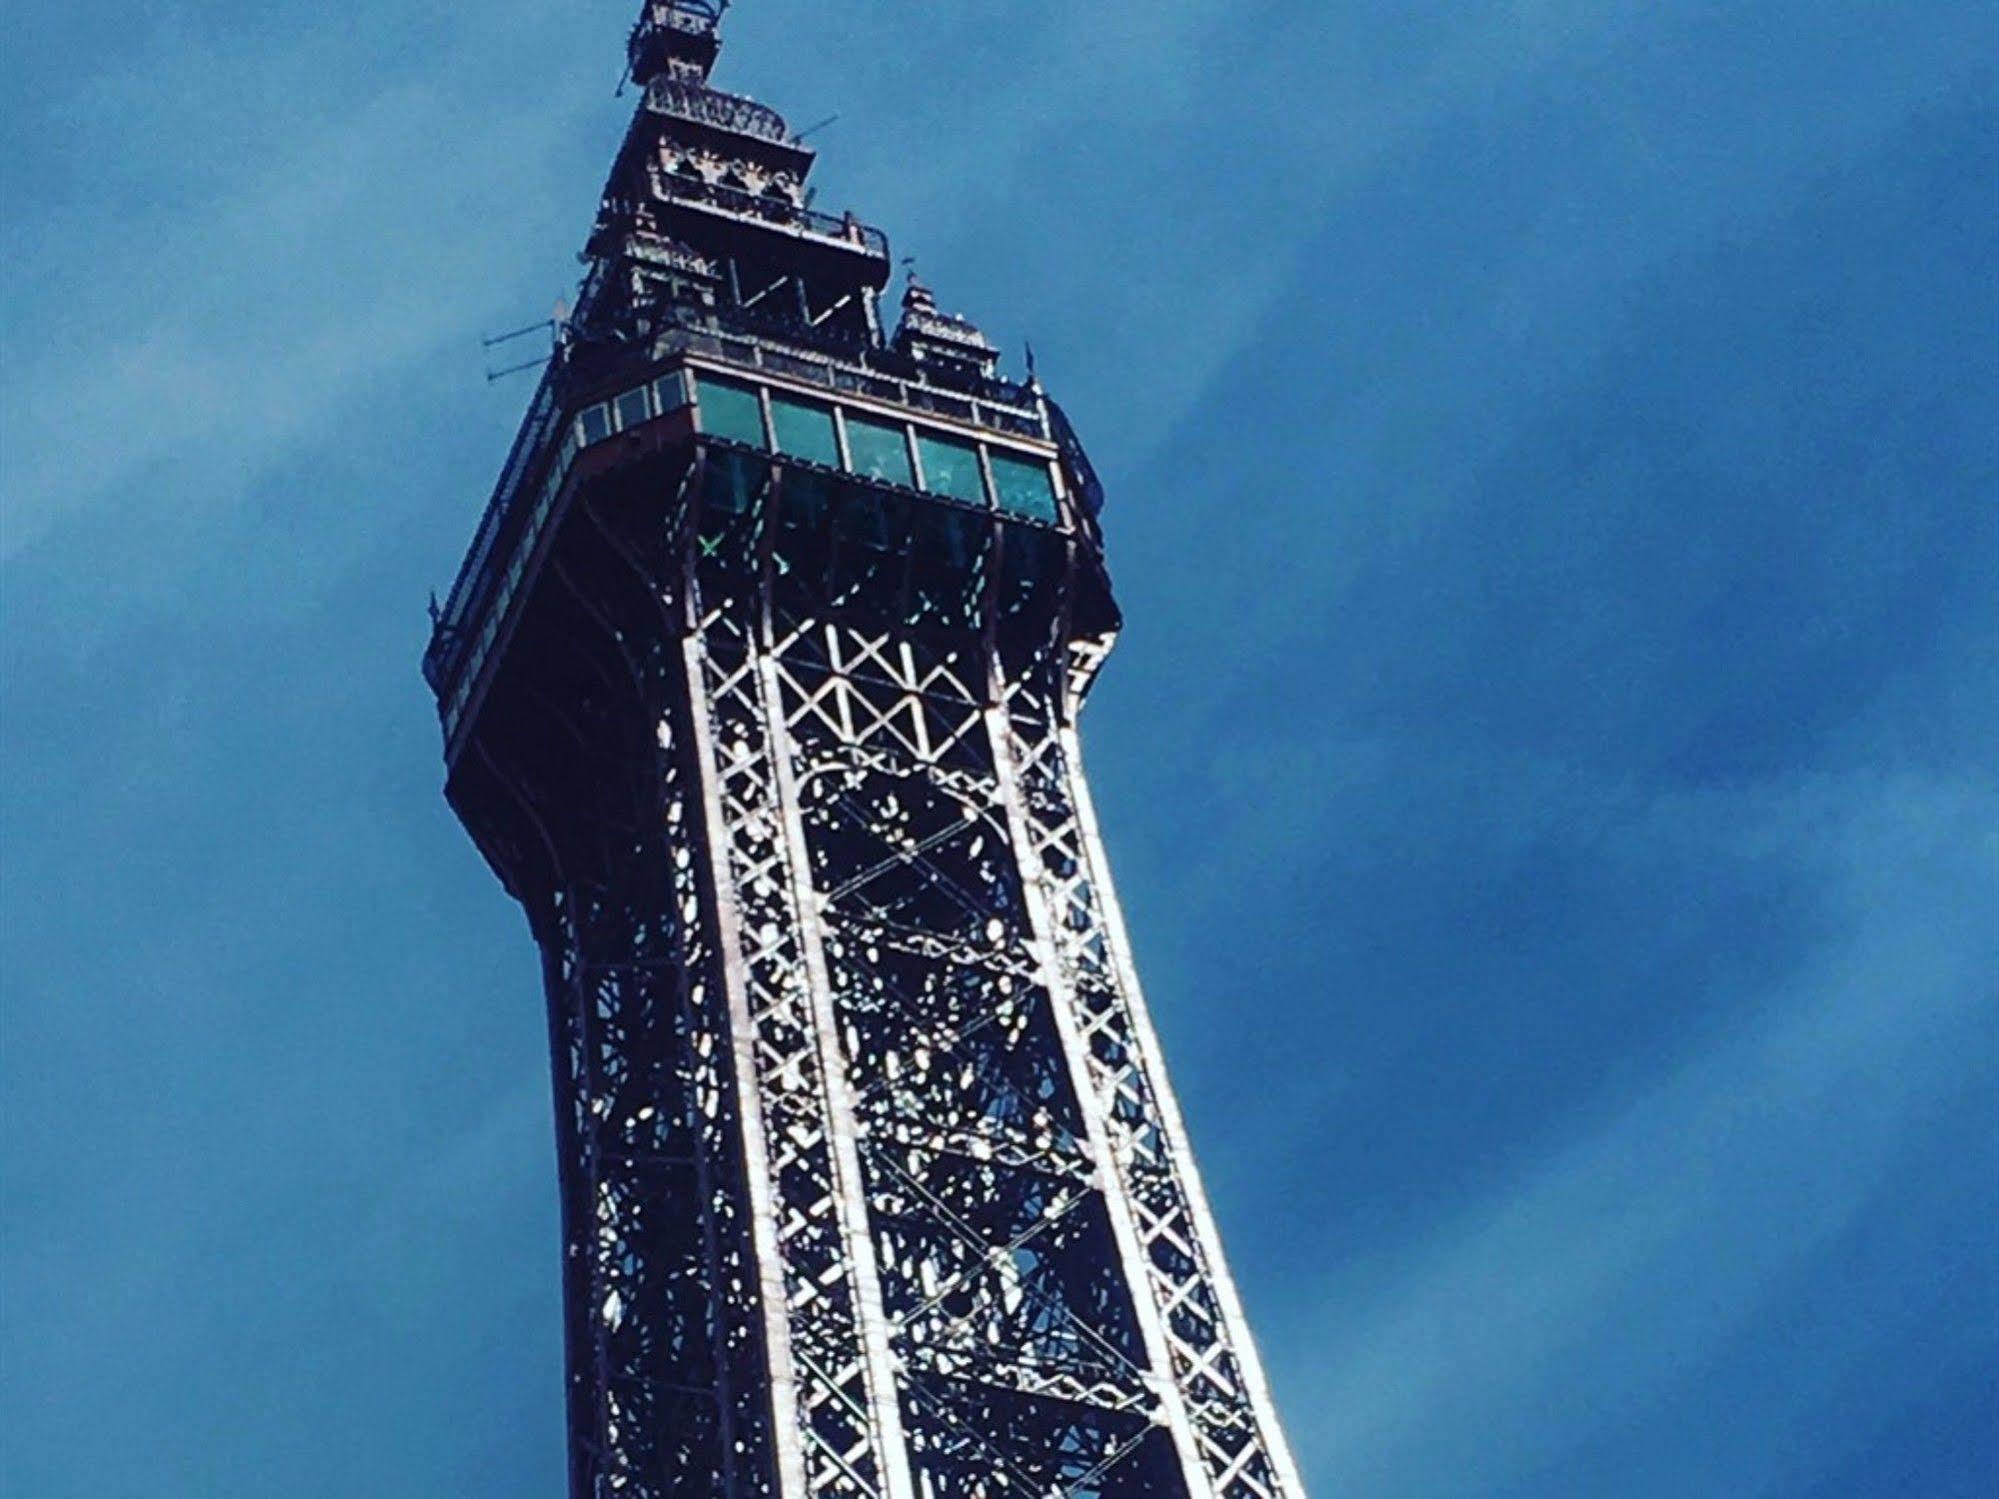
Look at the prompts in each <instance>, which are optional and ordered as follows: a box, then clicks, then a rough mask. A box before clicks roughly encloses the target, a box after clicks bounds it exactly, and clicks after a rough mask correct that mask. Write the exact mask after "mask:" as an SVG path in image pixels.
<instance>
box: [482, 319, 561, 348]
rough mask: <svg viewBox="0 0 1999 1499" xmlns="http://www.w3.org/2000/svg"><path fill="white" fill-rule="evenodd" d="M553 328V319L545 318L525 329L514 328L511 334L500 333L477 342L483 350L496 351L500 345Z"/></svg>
mask: <svg viewBox="0 0 1999 1499" xmlns="http://www.w3.org/2000/svg"><path fill="white" fill-rule="evenodd" d="M554 327H555V320H554V319H553V318H545V319H543V320H542V321H541V322H539V323H530V324H529V325H528V326H527V327H525V328H516V329H514V331H513V332H511V333H500V334H496V335H494V336H493V337H492V338H482V339H480V340H479V342H480V344H481V345H482V346H483V347H485V348H488V349H497V348H498V347H499V346H500V345H501V344H510V343H512V342H513V341H514V340H515V339H517V338H526V337H527V336H528V335H529V334H530V333H539V332H541V330H542V329H544V328H549V329H553V328H554Z"/></svg>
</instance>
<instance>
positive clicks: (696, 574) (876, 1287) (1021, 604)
mask: <svg viewBox="0 0 1999 1499" xmlns="http://www.w3.org/2000/svg"><path fill="white" fill-rule="evenodd" d="M678 461H679V463H680V465H681V466H680V467H678V468H673V467H672V466H671V465H661V464H656V465H654V466H653V467H652V468H651V469H649V470H647V471H646V472H645V473H644V474H642V475H640V474H634V475H628V476H626V477H624V478H623V479H620V480H618V481H616V482H615V483H609V484H606V485H604V486H600V487H599V490H598V491H597V492H596V493H594V494H592V495H591V496H589V497H587V500H586V502H585V503H584V505H583V506H582V509H581V512H580V513H578V514H574V515H572V516H571V518H570V520H569V522H568V523H567V526H566V529H565V531H564V533H563V537H562V541H561V546H560V549H559V550H558V552H557V553H556V560H555V564H554V567H553V572H552V581H550V582H548V583H547V584H546V585H545V586H544V587H543V588H542V590H541V591H540V592H539V593H538V594H537V596H536V598H535V601H534V603H533V605H532V611H531V617H530V621H529V623H528V624H527V625H526V626H524V627H523V630H522V635H521V639H520V642H519V643H517V644H516V645H515V647H514V648H513V650H512V652H511V654H510V657H509V660H508V663H507V667H506V672H505V675H504V677H503V680H502V683H501V686H500V687H499V688H496V692H497V693H498V694H499V696H498V697H497V699H496V703H495V705H494V706H492V707H490V708H489V709H488V711H487V714H486V717H485V720H484V722H482V725H481V727H480V729H479V731H478V735H477V749H478V754H479V764H480V765H481V766H482V767H483V769H482V772H481V774H480V775H478V776H472V775H461V776H460V777H459V778H458V779H457V780H456V781H455V782H454V787H453V796H454V800H455V801H457V802H458V804H459V806H460V810H461V812H462V813H464V814H465V816H466V820H467V822H468V825H470V826H472V827H473V829H474V831H475V832H476V833H478V835H479V836H480V840H481V843H482V846H484V847H485V848H486V850H487V852H488V854H489V856H490V857H492V859H493V862H494V863H495V865H496V867H498V868H499V869H500V870H501V872H502V874H503V876H504V877H505V878H506V879H507V881H508V883H509V885H510V887H511V888H513V889H514V891H515V893H516V894H517V895H519V896H521V898H522V899H523V900H524V902H525V903H526V904H527V905H528V908H529V910H530V912H531V913H532V914H533V916H534V923H535V929H536V933H537V936H538V938H539V940H540V942H541V945H542V948H543V952H544V964H545V971H546V974H547V986H548V991H549V1001H550V1015H551V1027H552V1029H551V1039H552V1045H553V1049H554V1055H555V1060H556V1080H557V1095H558V1129H559V1134H560V1140H559V1144H560V1147H561V1152H562V1161H563V1170H564V1221H565V1229H564V1232H565V1275H566V1284H567V1292H568V1301H569V1306H570V1346H569V1363H570V1392H571V1419H572V1430H573V1431H574V1432H575V1433H576V1434H577V1440H576V1442H575V1444H574V1447H575V1458H574V1464H573V1473H572V1488H573V1492H574V1493H575V1494H577V1495H578V1496H590V1499H598V1496H610V1495H617V1496H669V1495H672V1496H679V1495H717V1496H729V1499H734V1496H744V1495H772V1496H780V1499H820V1496H828V1499H832V1496H838V1499H1028V1496H1033V1499H1056V1496H1076V1499H1154V1496H1162V1499H1164V1496H1171V1499H1181V1496H1186V1499H1280V1496H1282V1499H1297V1496H1302V1493H1303V1490H1302V1488H1301V1487H1300V1485H1299V1482H1298V1479H1297V1476H1296V1472H1295V1470H1294V1469H1293V1468H1292V1467H1291V1465H1290V1460H1289V1458H1288V1457H1287V1456H1286V1454H1285V1452H1284V1450H1283V1446H1282V1439H1281V1437H1280V1436H1279V1434H1278V1429H1277V1426H1276V1423H1275V1421H1274V1419H1273V1417H1272V1415H1271V1412H1270V1407H1269V1403H1268V1400H1267V1397H1266V1396H1265V1394H1264V1391H1263V1386H1262V1381H1261V1377H1260V1374H1259V1373H1258V1371H1257V1367H1256V1361H1255V1356H1254V1353H1253V1350H1252V1349H1251V1347H1250V1345H1249V1340H1248V1337H1247V1334H1246V1332H1245V1330H1244V1325H1243V1322H1242V1319H1241V1313H1240V1309H1239V1308H1238V1306H1237V1305H1236V1301H1235V1297H1234V1293H1233V1291H1232V1289H1231V1287H1230V1285H1229V1283H1228V1279H1227V1276H1226V1272H1225V1271H1224V1270H1223V1268H1222V1262H1221V1257H1220V1251H1219V1247H1218V1241H1217V1240H1216V1237H1215V1232H1214V1228H1213V1224H1212V1222H1211V1221H1210V1219H1209V1217H1208V1214H1207V1210H1206V1207H1205V1205H1204V1203H1203V1201H1202V1199H1201V1195H1200V1189H1199V1185H1198V1182H1197V1180H1196V1178H1195V1175H1194V1171H1193V1166H1192V1161H1191V1157H1190V1156H1189V1154H1188V1151H1187V1146H1186V1141H1185V1136H1184V1132H1183V1131H1182V1129H1181V1126H1180V1122H1179V1119H1178V1117H1177V1114H1176V1112H1175V1110H1174V1106H1173V1103H1172V1099H1171V1097H1170V1094H1169V1093H1168V1092H1167V1090H1166V1086H1165V1083H1164V1079H1163V1075H1162V1074H1161V1072H1160V1070H1159V1065H1158V1060H1157V1058H1158V1051H1157V1045H1156V1042H1155V1040H1154V1038H1153V1036H1152V1034H1151V1030H1150V1027H1149V1024H1148V1023H1147V1020H1146V1018H1145V1011H1144V1007H1143V1002H1142V999H1141V998H1140V994H1139V990H1138V987H1137V983H1136V980H1135V978H1134V977H1133V974H1132V969H1131V964H1130V958H1129V954H1128V952H1127V951H1126V947H1125V941H1124V936H1123V931H1122V928H1121V925H1120V922H1119V918H1118V915H1117V911H1116V907H1115V902H1114V900H1113V898H1112V897H1111V894H1110V885H1109V880H1108V873H1107V870H1106V867H1105V865H1104V862H1103V856H1102V850H1101V846H1100V844H1099V842H1098V839H1097V835H1096V832H1095V828H1094V823H1093V820H1092V814H1091V812H1090V808H1089V803H1088V800H1087V794H1086V791H1085V788H1084V786H1083V782H1082V777H1081V773H1080V769H1079V761H1078V755H1077V746H1076V740H1075V734H1074V728H1073V712H1074V708H1075V706H1076V703H1077V700H1078V696H1079V694H1080V692H1081V691H1083V690H1085V689H1086V688H1087V685H1088V682H1089V680H1090V678H1091V677H1092V676H1093V675H1094V670H1095V666H1096V664H1097V663H1098V662H1099V661H1100V660H1101V656H1102V652H1103V650H1104V649H1106V648H1107V645H1108V639H1107V637H1091V638H1088V639H1081V640H1078V639H1075V638H1074V635H1075V631H1074V629H1073V616H1074V609H1073V607H1072V604H1073V599H1072V594H1073V586H1072V585H1073V579H1074V576H1075V574H1076V567H1075V560H1074V557H1073V555H1072V548H1071V547H1070V545H1069V544H1068V543H1066V542H1064V541H1062V540H1061V539H1060V538H1059V537H1057V536H1055V535H1054V534H1053V533H1047V532H1033V531H1030V530H1029V529H1028V528H1022V527H1014V526H1010V525H1008V524H1006V523H1004V522H1001V521H999V520H997V519H994V518H986V519H982V520H980V521H979V522H978V523H977V524H976V526H975V527H973V528H971V529H970V530H966V531H964V532H963V533H962V534H960V533H957V532H951V531H950V530H949V528H944V529H940V528H939V526H938V524H937V520H936V517H935V515H934V514H931V513H928V512H929V510H931V509H934V507H926V506H925V505H924V504H923V502H921V501H917V500H914V499H913V498H907V497H896V496H892V495H890V494H888V493H886V492H881V491H871V490H869V489H868V488H867V487H866V486H847V487H846V488H845V489H840V490H836V489H834V488H830V487H829V486H828V485H827V483H826V481H825V480H824V479H822V478H820V477H819V476H816V475H812V474H807V473H802V472H794V471H788V470H786V469H785V468H784V467H783V466H782V465H779V464H773V463H765V462H763V461H760V460H752V459H749V458H746V457H744V456H743V455H741V454H737V453H730V452H719V451H708V452H706V453H705V455H703V456H694V455H684V456H683V457H682V458H681V459H680V460H678ZM863 510H865V512H866V514H865V516H863V515H862V511H863ZM863 521H864V522H865V523H863Z"/></svg>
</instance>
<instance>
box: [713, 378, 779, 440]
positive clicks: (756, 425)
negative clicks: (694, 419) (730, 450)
mask: <svg viewBox="0 0 1999 1499" xmlns="http://www.w3.org/2000/svg"><path fill="white" fill-rule="evenodd" d="M699 388H700V392H701V430H702V431H703V432H705V433H707V434H708V435H709V436H710V437H726V438H727V439H728V440H729V441H731V442H743V443H748V444H749V445H750V446H751V447H753V448H760V447H762V446H763V445H764V414H763V406H762V403H761V402H759V401H758V400H757V393H756V391H755V390H753V389H751V388H750V387H749V386H747V385H737V384H735V383H734V382H732V381H728V380H716V379H712V378H710V377H709V376H707V375H703V376H702V377H701V380H700V386H699Z"/></svg>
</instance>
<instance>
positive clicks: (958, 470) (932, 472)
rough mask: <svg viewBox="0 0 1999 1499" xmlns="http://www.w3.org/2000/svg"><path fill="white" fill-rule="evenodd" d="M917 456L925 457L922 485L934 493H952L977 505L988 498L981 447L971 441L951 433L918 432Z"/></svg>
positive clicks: (951, 495)
mask: <svg viewBox="0 0 1999 1499" xmlns="http://www.w3.org/2000/svg"><path fill="white" fill-rule="evenodd" d="M916 452H917V456H918V457H919V458H921V459H922V460H923V487H924V488H925V489H927V490H929V491H930V492H931V493H932V494H944V495H949V496H950V497H951V498H952V499H954V500H968V501H970V502H971V503H972V504H974V505H983V504H985V502H986V486H985V482H984V481H983V480H982V479H981V478H980V477H979V450H978V449H977V448H975V447H973V446H972V445H971V444H970V443H968V442H959V441H958V440H957V439H955V438H950V437H933V436H931V435H930V434H929V433H928V432H919V433H917V434H916Z"/></svg>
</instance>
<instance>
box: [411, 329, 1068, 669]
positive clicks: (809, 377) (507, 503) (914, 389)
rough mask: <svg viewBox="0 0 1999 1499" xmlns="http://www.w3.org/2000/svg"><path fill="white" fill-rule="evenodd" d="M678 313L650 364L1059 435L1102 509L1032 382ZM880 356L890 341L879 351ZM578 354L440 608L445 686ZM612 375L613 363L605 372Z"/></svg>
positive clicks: (526, 432)
mask: <svg viewBox="0 0 1999 1499" xmlns="http://www.w3.org/2000/svg"><path fill="white" fill-rule="evenodd" d="M673 319H674V320H673V322H672V323H670V324H669V325H668V326H665V327H663V328H659V329H658V330H657V331H656V332H655V334H654V335H653V336H652V337H651V338H650V339H649V340H648V341H647V342H646V343H645V345H644V348H645V354H644V360H645V364H646V366H647V368H648V369H651V368H653V367H656V366H657V365H658V364H659V363H661V362H662V361H665V360H668V359H671V358H672V357H673V356H674V355H676V354H690V353H691V354H706V355H708V356H709V357H711V358H715V359H720V360H723V361H726V362H728V363H731V364H736V365H740V366H742V367H744V368H745V369H758V370H763V371H766V372H767V373H769V374H773V375H777V376H780V377H782V378H786V379H791V380H796V381H799V382H801V383H805V384H811V385H817V386H819V387H821V388H822V389H824V390H826V391H828V392H830V393H832V394H835V395H842V394H844V395H857V396H863V397H867V398H869V399H872V400H876V401H881V402H884V403H887V404H891V405H897V406H902V407H905V408H908V409H910V410H914V411H928V412H932V413H934V414H936V415H939V416H945V417H951V418H955V419H956V420H958V421H963V422H970V423H973V424H974V425H977V426H982V427H987V428H990V429H992V430H993V431H996V432H1007V433H1012V434H1014V435H1017V436H1022V437H1031V438H1038V439H1040V440H1042V441H1050V440H1053V441H1056V442H1057V443H1058V445H1059V446H1060V447H1061V449H1062V451H1063V454H1064V456H1065V457H1067V458H1068V459H1069V461H1070V463H1071V465H1072V466H1073V467H1074V468H1075V470H1076V471H1077V473H1078V474H1079V475H1080V476H1081V477H1082V480H1083V483H1084V486H1085V501H1086V503H1090V504H1091V506H1092V512H1093V513H1094V509H1095V508H1096V507H1097V506H1101V504H1102V489H1101V487H1100V486H1099V485H1098V484H1097V483H1096V476H1095V474H1094V472H1093V471H1092V470H1091V469H1090V468H1089V459H1088V458H1087V457H1085V456H1084V454H1083V450H1082V445H1081V444H1080V443H1079V442H1077V441H1076V437H1075V433H1074V432H1073V431H1072V430H1070V428H1069V425H1068V422H1067V421H1066V420H1065V419H1063V418H1062V417H1061V415H1060V412H1059V410H1058V409H1057V408H1056V407H1055V405H1054V403H1053V402H1047V403H1046V406H1047V409H1048V411H1049V413H1050V416H1052V417H1053V419H1054V423H1055V425H1054V429H1053V431H1051V430H1050V426H1049V423H1048V422H1047V421H1045V420H1044V419H1043V416H1042V408H1043V401H1042V399H1041V398H1040V397H1039V396H1038V395H1037V394H1036V392H1035V391H1033V390H1032V389H1031V388H1030V387H1028V386H1025V385H1016V384H1013V383H1012V382H1010V381H1004V380H982V381H967V382H966V383H965V385H964V386H963V388H962V389H956V390H943V389H939V388H938V387H936V386H934V385H930V384H927V383H925V382H924V381H923V380H922V379H921V378H920V377H916V376H914V374H913V372H912V375H910V376H904V375H899V374H896V373H892V372H889V371H885V370H882V369H879V368H870V367H869V366H868V365H867V364H865V363H863V362H862V360H863V359H865V358H867V357H868V353H869V352H870V351H864V350H862V349H860V348H855V349H854V350H853V351H852V354H851V355H850V357H846V358H841V357H838V356H836V355H831V354H826V355H820V354H817V353H815V352H814V351H812V350H810V349H809V348H801V347H800V344H799V341H798V339H799V335H798V332H797V330H795V329H782V330H780V329H777V328H774V327H758V326H757V324H759V323H763V322H766V321H767V320H765V319H759V318H755V317H754V316H752V315H749V314H744V313H742V312H741V311H740V310H736V309H722V308H713V309H707V310H705V311H702V312H698V313H697V312H695V311H693V310H692V309H688V308H680V309H675V312H674V314H673ZM871 352H872V353H873V355H874V357H875V358H880V357H882V351H879V350H875V351H871ZM573 357H575V356H574V354H573V351H572V349H571V348H570V347H568V346H559V347H558V348H557V349H556V352H555V357H554V358H552V359H551V360H550V361H549V364H548V368H547V369H546V370H544V371H543V373H542V378H541V383H540V385H538V386H537V387H536V389H535V393H534V399H533V400H532V401H530V402H529V403H528V412H527V416H526V418H525V419H524V420H523V421H522V423H521V428H520V431H519V433H517V434H516V436H515V438H514V445H513V447H512V449H511V450H509V452H508V454H507V461H506V463H505V464H504V465H503V466H502V467H501V470H500V477H499V480H498V482H497V483H496V484H495V485H494V486H493V493H492V497H491V499H489V500H488V501H487V504H486V509H485V512H484V514H482V515H481V516H480V518H479V526H478V529H477V530H476V531H475V532H474V533H473V537H472V545H471V546H470V547H469V548H468V549H467V551H466V553H465V560H464V561H463V562H462V563H461V564H460V565H459V569H458V575H457V577H456V578H455V579H454V580H453V581H452V585H451V593H450V595H449V597H448V598H447V599H446V601H445V603H444V605H443V607H442V608H441V609H440V610H439V611H438V615H437V621H436V628H435V630H434V631H433V633H432V636H431V642H430V646H429V648H428V649H427V650H426V651H425V652H424V658H423V669H424V677H425V680H426V681H428V682H429V683H430V685H431V688H432V690H433V691H435V692H437V693H438V694H439V695H440V696H442V695H444V694H445V693H448V692H449V691H450V690H451V688H452V687H453V686H455V685H456V678H457V676H458V675H459V669H460V666H461V664H462V660H463V651H464V645H465V641H466V639H467V638H468V636H469V635H470V633H471V629H472V627H473V626H475V625H476V624H477V622H478V621H477V619H476V618H474V615H475V611H476V610H477V607H478V604H479V601H480V599H481V597H482V596H483V595H485V594H487V593H489V592H490V591H491V587H492V580H493V578H494V577H495V576H496V574H497V573H498V572H500V571H502V570H503V569H502V568H499V567H496V566H495V560H496V549H497V547H498V545H499V541H500V538H501V536H502V535H503V534H505V532H506V531H507V528H508V522H509V520H510V518H511V517H512V516H513V515H514V513H515V510H516V507H517V506H518V505H519V503H520V501H521V497H522V494H523V491H524V490H526V489H527V486H528V480H529V479H530V478H531V477H534V476H536V475H537V474H538V473H539V471H540V470H541V468H542V467H543V466H544V465H545V460H546V459H547V458H548V457H549V455H550V454H551V453H553V452H554V451H556V449H557V448H558V446H559V444H558V443H557V442H556V441H555V439H556V437H557V436H558V434H559V433H560V432H561V429H562V423H563V420H564V419H565V418H566V417H568V416H569V415H571V407H572V404H573V403H571V402H568V401H565V400H563V399H562V387H563V386H564V385H565V384H566V383H567V382H568V381H569V379H570V376H571V367H570V366H571V361H572V358H573ZM602 373H604V374H606V375H608V372H602ZM601 383H603V382H602V381H600V380H599V379H598V378H596V375H595V374H591V375H590V376H589V377H588V384H589V385H590V387H591V388H592V389H594V388H596V387H597V386H598V385H599V384H601Z"/></svg>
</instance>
